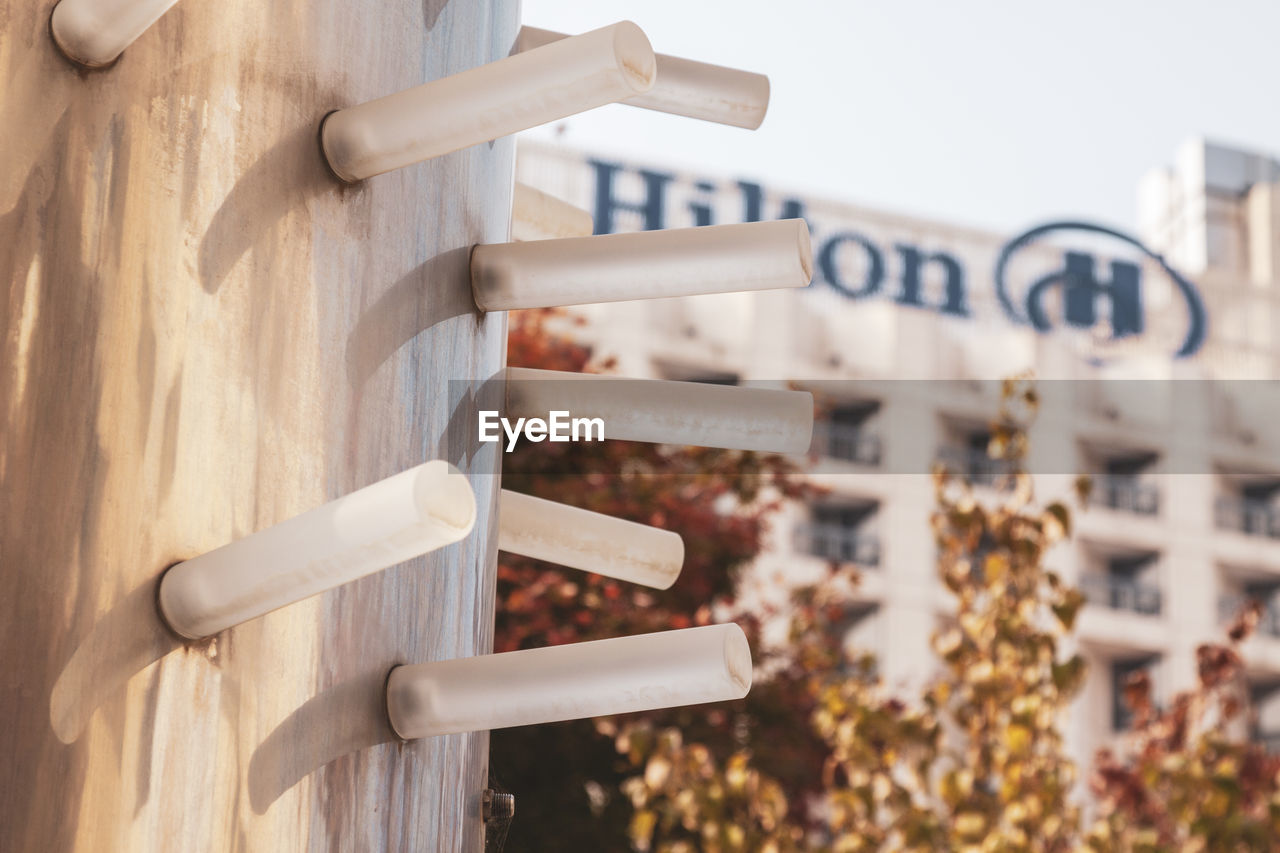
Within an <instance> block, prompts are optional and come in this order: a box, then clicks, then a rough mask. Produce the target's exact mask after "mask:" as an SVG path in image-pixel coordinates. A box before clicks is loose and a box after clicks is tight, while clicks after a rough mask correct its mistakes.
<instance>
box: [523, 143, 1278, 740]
mask: <svg viewBox="0 0 1280 853" xmlns="http://www.w3.org/2000/svg"><path fill="white" fill-rule="evenodd" d="M516 177H517V180H519V181H522V182H524V183H527V184H530V185H532V186H535V187H537V188H538V189H541V190H543V191H545V192H548V193H550V194H552V195H554V196H557V197H559V198H562V199H564V200H566V201H569V202H571V203H573V204H575V205H577V206H579V207H581V208H584V209H586V210H589V211H590V212H591V214H592V216H593V218H594V222H595V230H596V233H598V234H603V233H613V232H618V231H631V230H641V229H656V228H675V227H685V226H693V225H710V224H724V223H732V222H744V221H753V220H759V219H772V218H784V217H795V216H802V217H804V218H805V219H806V220H807V221H808V222H809V225H810V230H811V233H812V235H813V245H814V255H815V264H814V280H813V284H812V285H811V286H810V287H809V288H807V289H806V290H805V291H802V292H791V291H784V292H762V293H742V294H732V295H715V296H704V297H689V298H680V299H668V300H654V301H649V302H629V303H615V304H604V305H590V306H583V307H581V308H579V309H574V310H575V312H576V313H579V314H581V315H583V316H585V317H586V318H587V319H588V322H587V323H586V324H585V325H583V326H581V327H575V328H573V329H572V330H571V332H572V334H574V335H576V336H578V337H579V338H581V339H582V340H583V341H584V342H586V343H590V344H592V345H594V346H595V347H596V350H597V352H599V353H601V354H604V355H610V356H615V357H616V358H617V360H618V368H619V371H620V372H621V373H622V374H624V375H628V376H647V377H660V378H668V379H682V380H695V381H703V382H716V383H739V382H761V383H777V384H792V385H794V386H797V387H808V388H810V389H812V390H813V391H815V393H816V395H817V396H818V397H819V399H820V401H821V402H822V408H823V413H822V419H821V421H820V423H819V424H818V426H817V429H816V430H815V440H814V446H813V449H812V455H813V457H814V458H815V459H816V460H817V461H816V463H815V464H814V467H813V473H812V474H811V476H812V477H813V478H814V479H815V480H816V481H818V482H820V483H821V484H823V485H824V486H826V487H828V488H829V490H830V491H829V494H827V495H826V496H825V497H824V498H823V499H821V500H820V501H818V502H815V503H813V504H812V505H808V506H796V507H792V508H791V509H790V510H789V511H788V512H787V513H786V516H785V518H784V519H783V522H782V523H780V524H779V525H778V526H777V529H775V530H774V531H773V541H772V545H771V547H770V549H769V551H768V553H767V554H766V555H765V556H764V557H763V558H762V559H761V560H760V561H759V565H758V566H757V571H756V573H755V577H756V579H757V580H758V585H757V587H756V589H755V591H754V593H753V594H757V595H760V596H762V597H766V598H767V597H769V596H771V595H777V591H776V584H774V583H773V582H772V580H771V579H773V578H776V577H779V576H781V577H784V578H786V579H788V580H790V581H802V580H804V579H805V578H806V577H814V576H817V574H818V573H819V572H820V571H821V570H822V569H823V567H824V566H825V565H827V564H828V563H829V562H830V561H832V560H837V561H841V562H852V563H856V564H857V565H858V566H859V567H860V568H861V569H862V570H863V572H862V575H863V580H862V583H861V584H860V586H859V588H858V591H857V596H858V600H859V603H860V604H859V607H858V608H857V611H856V616H855V618H854V619H853V620H851V624H850V626H849V627H850V631H849V642H850V643H851V644H853V645H856V646H859V647H863V648H869V649H871V650H873V651H874V652H876V654H877V656H878V658H879V661H880V668H881V673H882V674H883V676H884V677H885V679H886V681H887V682H888V683H889V684H891V685H895V684H896V685H903V686H910V685H913V684H918V683H919V682H921V681H922V680H924V679H926V678H928V677H929V675H930V674H931V671H932V668H933V666H934V657H933V655H932V653H931V651H930V646H929V644H930V637H931V635H932V634H933V632H934V631H935V630H937V629H938V628H939V627H940V626H942V625H945V624H946V622H947V620H948V619H949V618H950V614H949V607H950V604H949V596H948V595H947V594H946V593H945V591H944V590H943V589H942V588H941V586H940V584H939V583H938V581H937V579H936V564H935V553H934V544H933V539H932V535H931V533H930V528H929V514H930V512H931V510H932V508H933V504H934V496H933V487H932V482H931V479H930V477H929V475H928V471H929V470H930V468H931V467H932V465H933V464H934V463H935V462H937V461H941V462H944V463H946V464H948V465H949V466H950V467H952V468H953V469H955V470H959V471H962V472H964V473H965V474H967V475H968V476H969V477H970V478H971V479H972V480H973V481H974V482H975V483H976V484H977V485H978V488H979V490H981V491H983V492H985V493H987V494H988V496H989V497H998V494H999V489H1000V474H1001V473H1002V472H1001V469H1000V466H999V465H997V464H996V463H994V462H993V461H992V460H990V459H988V458H987V455H986V451H985V448H986V444H987V439H988V432H987V430H988V424H989V422H990V420H991V419H992V418H993V416H994V415H995V413H996V410H997V406H998V402H999V383H998V381H996V380H1000V379H1002V378H1004V377H1008V376H1012V375H1016V374H1023V373H1031V374H1033V375H1034V376H1035V377H1036V378H1037V379H1039V380H1043V381H1042V382H1041V388H1042V392H1043V395H1044V406H1043V410H1042V412H1041V416H1040V418H1039V419H1038V421H1037V425H1036V427H1035V428H1034V429H1033V431H1032V454H1031V458H1030V463H1029V464H1030V468H1031V470H1032V471H1033V472H1034V474H1035V484H1036V492H1037V495H1038V496H1039V497H1040V498H1041V499H1052V498H1059V497H1061V498H1068V497H1069V496H1070V495H1071V493H1072V485H1073V483H1074V481H1075V478H1076V475H1077V474H1089V475H1091V477H1092V479H1093V482H1094V488H1093V495H1092V498H1091V500H1090V505H1089V507H1088V509H1087V510H1086V511H1083V512H1079V513H1077V516H1076V530H1075V535H1074V536H1073V537H1072V538H1071V540H1070V542H1069V543H1068V544H1067V545H1064V546H1062V547H1059V548H1058V549H1056V550H1055V551H1054V552H1053V553H1052V554H1051V556H1050V559H1049V563H1050V566H1051V567H1052V568H1054V569H1057V570H1058V571H1060V572H1061V573H1062V574H1063V575H1064V576H1065V577H1067V578H1068V579H1069V580H1071V581H1072V582H1074V583H1076V584H1077V585H1079V586H1080V587H1081V588H1082V590H1083V591H1084V592H1085V593H1086V595H1087V597H1088V601H1089V605H1088V606H1087V607H1086V608H1085V611H1084V612H1083V614H1082V617H1081V621H1080V624H1079V626H1078V628H1079V629H1078V631H1077V635H1076V637H1077V639H1076V642H1078V643H1079V646H1080V648H1081V650H1082V651H1083V653H1084V654H1085V656H1086V657H1087V658H1088V660H1089V662H1090V674H1089V678H1088V682H1087V684H1086V687H1085V689H1084V691H1083V693H1082V695H1081V697H1080V698H1079V700H1078V701H1077V703H1076V706H1075V710H1074V713H1073V714H1072V716H1071V719H1070V720H1069V722H1068V727H1069V737H1070V740H1071V744H1072V747H1073V750H1074V751H1075V752H1076V754H1077V757H1078V758H1079V759H1080V760H1081V762H1082V763H1087V761H1088V759H1089V758H1090V757H1091V755H1092V753H1093V751H1094V750H1095V749H1096V748H1097V747H1098V746H1101V745H1103V744H1104V743H1106V742H1108V741H1109V740H1110V739H1111V738H1112V737H1113V736H1114V733H1115V732H1116V731H1118V730H1119V729H1121V728H1123V727H1124V726H1125V725H1126V722H1127V720H1126V716H1127V712H1126V709H1125V707H1124V705H1123V703H1122V701H1121V690H1120V687H1121V685H1122V684H1123V683H1124V681H1125V679H1126V678H1127V677H1128V676H1129V675H1130V674H1131V673H1133V672H1134V671H1135V670H1138V669H1146V670H1148V671H1150V672H1151V674H1152V676H1153V680H1154V683H1155V685H1156V694H1157V699H1160V698H1161V697H1167V696H1168V695H1170V694H1171V693H1172V692H1174V691H1176V690H1179V689H1182V688H1184V687H1189V686H1191V685H1192V684H1193V683H1194V680H1195V648H1196V646H1197V645H1198V644H1200V643H1202V642H1206V641H1214V640H1220V639H1221V637H1222V632H1223V625H1224V624H1225V622H1226V620H1227V619H1228V618H1229V617H1230V616H1231V615H1233V614H1234V613H1235V612H1236V611H1237V610H1238V609H1239V608H1240V607H1241V605H1242V604H1243V603H1244V602H1245V601H1246V600H1248V599H1256V600H1258V601H1260V602H1261V603H1262V604H1263V607H1264V610H1263V618H1262V623H1261V626H1260V629H1259V631H1258V633H1257V635H1256V636H1255V637H1254V638H1253V639H1252V640H1250V641H1249V643H1248V645H1247V646H1246V657H1247V662H1248V669H1249V678H1250V684H1251V690H1252V692H1253V694H1254V698H1255V700H1256V705H1257V707H1258V708H1259V709H1260V713H1259V714H1258V718H1257V720H1256V723H1254V724H1253V732H1252V734H1253V736H1254V737H1256V738H1258V739H1262V740H1266V741H1268V742H1270V743H1273V744H1274V745H1275V746H1276V748H1280V431H1278V430H1276V429H1275V428H1274V424H1275V423H1276V418H1277V416H1278V415H1280V403H1278V402H1277V396H1276V394H1275V391H1274V389H1273V388H1272V385H1273V384H1274V383H1271V382H1263V381H1260V380H1274V379H1276V378H1277V376H1280V345H1278V344H1280V162H1277V160H1276V159H1275V158H1274V157H1273V156H1270V155H1268V154H1263V153H1258V152H1249V151H1242V150H1236V149H1234V148H1229V147H1225V146H1221V145H1216V144H1212V143H1209V142H1205V141H1202V140H1195V141H1190V142H1188V143H1186V144H1185V145H1184V146H1183V147H1182V148H1180V149H1179V150H1178V151H1177V152H1176V156H1175V157H1174V158H1173V162H1172V165H1171V166H1168V167H1162V168H1158V169H1154V170H1152V171H1151V172H1150V173H1149V174H1148V175H1147V176H1146V177H1145V178H1144V179H1143V180H1142V182H1141V186H1140V187H1139V206H1138V210H1139V221H1138V222H1137V223H1136V227H1133V228H1128V227H1122V228H1116V227H1115V226H1114V224H1105V223H1104V224H1099V223H1094V222H1081V221H1075V220H1071V219H1067V218H1063V219H1059V220H1052V221H1047V222H1043V223H1028V228H1027V229H1026V230H1025V231H1024V232H1022V233H1021V234H994V233H988V232H985V231H981V230H976V229H972V228H967V227H965V226H964V225H956V224H951V223H942V222H935V221H928V220H925V219H918V218H913V217H907V216H901V215H897V214H893V213H889V212H885V211H878V210H869V209H865V208H861V207H858V206H855V205H851V204H847V203H843V202H838V201H833V200H831V199H825V198H816V197H808V196H806V197H800V196H796V195H792V194H788V193H786V192H783V191H780V190H778V189H777V188H774V187H766V186H763V185H761V184H760V183H758V182H755V181H753V180H751V179H749V178H742V179H739V178H727V177H725V176H723V175H716V174H714V173H713V172H708V173H706V174H702V173H690V172H688V171H684V170H680V169H673V168H669V167H668V166H666V165H663V164H655V163H637V162H631V161H624V160H619V159H617V158H614V157H611V156H608V155H595V154H590V153H583V152H580V151H575V150H570V149H566V148H562V147H557V146H554V145H550V144H547V143H545V142H530V141H528V140H525V141H522V143H521V146H520V153H519V158H518V163H517V175H516Z"/></svg>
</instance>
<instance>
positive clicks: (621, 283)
mask: <svg viewBox="0 0 1280 853" xmlns="http://www.w3.org/2000/svg"><path fill="white" fill-rule="evenodd" d="M812 277H813V248H812V246H811V245H810V242H809V228H808V226H807V225H805V221H804V220H803V219H780V220H776V221H772V222H747V223H742V224H739V225H706V226H702V227H700V228H675V229H670V230H666V231H638V232H634V233H628V234H602V235H599V236H595V237H572V238H568V239H563V240H536V241H534V242H531V243H494V244H491V245H480V246H476V247H475V249H473V250H472V252H471V292H472V294H473V295H474V296H475V300H476V305H477V306H479V308H480V309H481V310H483V311H506V310H509V309H513V308H551V307H554V306H558V305H582V304H586V303H589V302H621V301H625V300H628V299H661V298H664V297H670V296H692V295H694V294H700V293H728V292H732V291H742V290H771V289H774V288H783V287H805V286H807V285H808V284H809V280H810V279H811V278H812Z"/></svg>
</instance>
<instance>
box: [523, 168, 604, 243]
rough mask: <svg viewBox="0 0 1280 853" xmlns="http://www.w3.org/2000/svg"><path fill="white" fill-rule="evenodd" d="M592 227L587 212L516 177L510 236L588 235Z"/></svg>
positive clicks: (534, 238)
mask: <svg viewBox="0 0 1280 853" xmlns="http://www.w3.org/2000/svg"><path fill="white" fill-rule="evenodd" d="M594 227H595V226H594V224H593V223H592V221H591V214H590V213H588V212H587V211H585V210H583V209H582V208H580V207H574V206H573V205H572V204H569V202H567V201H561V200H560V199H558V198H556V197H555V196H553V195H548V194H547V193H544V192H543V191H542V190H539V189H535V188H533V187H531V186H529V185H528V184H522V183H520V182H519V181H516V186H515V191H514V192H513V193H512V196H511V239H512V240H518V241H521V242H527V241H529V240H553V239H556V238H558V237H589V236H591V231H592V229H593V228H594Z"/></svg>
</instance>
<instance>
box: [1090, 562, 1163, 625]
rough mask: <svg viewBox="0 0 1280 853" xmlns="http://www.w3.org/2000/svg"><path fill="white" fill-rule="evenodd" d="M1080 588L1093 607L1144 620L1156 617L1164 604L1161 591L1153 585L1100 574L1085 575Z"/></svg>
mask: <svg viewBox="0 0 1280 853" xmlns="http://www.w3.org/2000/svg"><path fill="white" fill-rule="evenodd" d="M1080 588H1081V589H1083V590H1084V594H1085V598H1086V599H1088V601H1089V602H1090V603H1092V604H1100V605H1102V606H1103V607H1109V608H1111V609H1112V610H1128V611H1130V612H1132V613H1140V614H1142V615H1143V616H1159V615H1160V610H1161V608H1162V606H1163V603H1164V601H1163V595H1162V594H1161V592H1160V587H1158V586H1156V585H1155V584H1152V583H1143V582H1142V581H1135V580H1130V579H1129V578H1125V577H1120V576H1117V575H1112V574H1104V573H1101V572H1098V573H1095V574H1088V575H1084V576H1083V577H1082V578H1081V579H1080Z"/></svg>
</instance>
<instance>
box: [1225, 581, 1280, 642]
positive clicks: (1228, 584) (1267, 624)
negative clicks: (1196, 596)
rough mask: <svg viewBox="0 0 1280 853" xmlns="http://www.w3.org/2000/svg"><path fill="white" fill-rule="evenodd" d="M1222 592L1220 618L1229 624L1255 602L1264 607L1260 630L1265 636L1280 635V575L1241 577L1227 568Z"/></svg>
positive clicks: (1260, 618)
mask: <svg viewBox="0 0 1280 853" xmlns="http://www.w3.org/2000/svg"><path fill="white" fill-rule="evenodd" d="M1222 587H1223V593H1222V596H1221V597H1220V598H1219V599H1218V619H1219V621H1220V622H1221V623H1222V624H1224V625H1225V624H1228V623H1230V622H1231V621H1232V620H1233V619H1235V618H1236V616H1238V615H1239V614H1240V612H1241V611H1242V610H1243V609H1244V608H1245V607H1247V606H1249V605H1250V604H1251V603H1255V602H1256V603H1257V604H1258V606H1259V607H1260V608H1261V609H1262V612H1261V614H1260V616H1259V618H1258V627H1257V632H1258V634H1259V635H1261V636H1267V637H1280V578H1258V577H1252V578H1251V577H1249V576H1247V575H1245V576H1241V577H1237V576H1235V574H1234V573H1233V572H1230V571H1225V572H1224V573H1223V577H1222Z"/></svg>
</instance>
